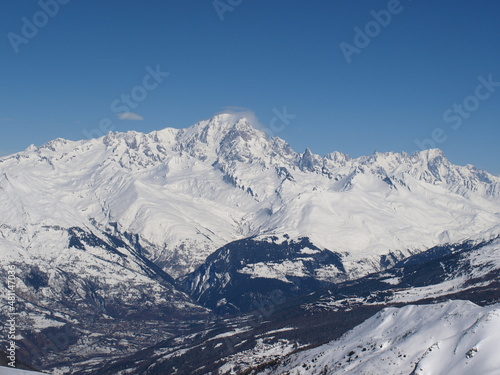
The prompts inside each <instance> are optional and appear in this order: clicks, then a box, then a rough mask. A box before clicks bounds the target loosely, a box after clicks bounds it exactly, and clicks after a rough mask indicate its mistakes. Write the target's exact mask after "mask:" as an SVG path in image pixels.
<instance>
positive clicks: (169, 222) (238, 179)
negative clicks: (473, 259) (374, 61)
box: [0, 114, 500, 373]
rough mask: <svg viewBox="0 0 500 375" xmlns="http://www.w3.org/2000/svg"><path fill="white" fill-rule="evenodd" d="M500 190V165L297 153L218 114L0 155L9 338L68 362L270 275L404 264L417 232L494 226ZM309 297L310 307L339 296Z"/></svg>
mask: <svg viewBox="0 0 500 375" xmlns="http://www.w3.org/2000/svg"><path fill="white" fill-rule="evenodd" d="M499 198H500V178H499V177H497V176H493V175H491V174H489V173H487V172H485V171H481V170H477V169H475V168H474V167H473V166H471V165H467V166H465V167H462V166H456V165H453V164H451V163H450V162H449V161H448V160H447V159H446V157H445V156H444V155H443V153H442V152H441V151H440V150H437V149H434V150H426V151H421V152H418V153H415V154H413V155H408V154H406V153H401V154H399V153H375V154H374V155H371V156H364V157H359V158H354V159H353V158H350V157H349V156H347V155H345V154H342V153H340V152H333V153H331V154H328V155H326V156H319V155H315V154H313V153H312V152H311V151H310V150H309V149H306V150H305V151H304V152H302V153H297V152H295V151H294V150H292V148H291V147H290V146H289V145H288V144H287V143H286V142H285V141H283V140H281V139H279V138H268V137H266V135H265V134H264V133H263V132H261V131H260V130H258V129H257V128H255V127H253V126H252V124H251V123H250V122H249V121H248V120H247V119H245V118H242V117H240V116H238V115H230V114H222V115H218V116H215V117H214V118H212V119H210V120H207V121H202V122H200V123H197V124H195V125H193V126H191V127H190V128H187V129H181V130H179V129H172V128H167V129H163V130H159V131H155V132H152V133H149V134H142V133H138V132H127V133H116V132H115V133H109V134H107V135H106V136H104V137H101V138H99V139H89V140H82V141H67V140H63V139H56V140H54V141H51V142H49V143H47V144H45V145H43V146H41V147H35V146H31V147H29V148H28V149H27V150H25V151H23V152H20V153H17V154H14V155H11V156H7V157H2V158H0V205H1V207H2V216H1V217H0V261H1V264H2V265H7V264H8V265H14V266H16V270H17V271H16V272H17V276H18V283H17V296H18V305H17V306H18V311H19V312H20V320H19V321H20V322H21V323H22V324H21V327H20V328H21V329H20V331H21V332H22V333H21V336H20V339H22V342H23V346H22V348H21V353H24V354H25V358H28V357H29V354H30V353H33V352H36V351H37V350H38V351H40V349H39V348H40V347H42V348H44V350H42V351H41V352H39V353H38V352H37V355H33V356H32V357H33V359H34V361H33V364H34V365H38V366H40V367H42V368H53V367H54V366H57V368H58V369H60V371H63V372H64V371H69V370H70V368H71V366H72V365H74V364H75V363H80V364H83V363H85V366H88V367H89V368H90V367H92V366H98V365H99V364H100V363H101V362H102V361H106V362H108V361H110V360H111V359H113V360H118V359H119V358H122V357H124V356H127V355H132V354H133V353H136V352H137V351H139V350H140V349H142V348H146V347H153V346H154V345H156V344H157V343H158V342H161V341H162V340H172V342H176V343H177V341H176V340H177V339H178V338H179V337H184V336H183V335H188V336H189V335H190V334H192V335H195V333H193V332H195V331H196V330H195V331H193V329H194V328H193V327H198V328H199V329H200V330H201V331H203V329H204V328H203V327H205V328H206V327H207V326H211V327H212V326H216V322H217V319H216V318H214V313H215V314H227V313H231V314H234V313H240V312H248V311H251V310H252V309H254V308H256V307H257V306H259V303H261V302H262V300H269V298H272V296H273V294H272V293H274V292H275V291H279V292H280V293H281V294H280V297H279V298H285V299H289V298H299V297H300V296H301V295H303V294H306V293H312V292H316V291H318V290H320V289H321V288H331V287H333V286H334V285H337V284H338V283H341V282H348V281H350V280H360V279H361V278H363V277H365V276H367V275H369V274H371V273H374V272H379V273H380V272H382V271H384V270H388V271H387V272H389V273H388V274H390V275H392V276H390V277H389V276H388V277H387V279H391V281H390V282H394V283H395V282H396V281H397V280H403V279H404V277H403V276H402V275H400V274H398V273H397V272H396V270H397V269H399V268H394V267H396V266H398V265H401V264H402V263H401V262H404V261H405V260H407V259H417V258H414V257H415V256H417V255H418V254H420V253H422V254H425V255H426V256H427V254H429V253H428V251H429V249H433V248H434V249H436V248H439V249H441V248H442V249H444V250H443V251H444V253H439V256H445V255H450V256H452V255H453V254H454V249H458V248H460V249H462V248H463V247H464V246H468V248H471V247H472V248H473V247H474V246H475V245H478V246H483V245H482V244H485V243H490V242H491V241H494V239H495V238H497V237H498V235H499V234H500V199H499ZM485 246H486V245H485ZM488 249H489V248H488ZM497 249H498V247H494V250H491V251H493V252H495V251H497ZM491 251H490V252H491ZM457 256H458V255H457ZM408 257H411V258H408ZM492 258H494V256H493V255H492ZM418 259H420V258H418ZM422 259H425V258H422ZM467 259H468V258H467ZM479 259H481V261H480V262H479V264H480V265H481V266H482V265H484V264H486V263H487V261H486V260H484V259H485V258H482V257H481V256H479ZM495 259H496V258H495ZM445 263H446V262H445ZM453 264H454V267H455V263H453ZM495 264H496V263H495ZM478 267H479V266H478ZM495 267H496V266H495ZM479 268H481V267H479ZM481 269H486V268H481ZM391 270H393V271H391ZM0 272H2V275H3V274H4V273H5V272H6V270H5V269H4V268H2V270H1V271H0ZM391 272H394V273H391ZM471 272H472V271H471ZM483 276H484V275H483ZM481 277H482V276H481ZM488 277H489V279H488V280H491V275H490V276H488ZM455 279H456V278H455ZM469 279H470V278H466V281H467V280H469ZM5 280H6V277H2V282H3V283H4V282H5ZM457 280H458V279H457ZM466 281H464V283H465V282H466ZM390 282H389V281H388V282H387V283H389V284H387V283H386V285H391V284H390ZM440 282H441V281H440ZM476 284H477V283H476ZM476 284H474V285H476ZM457 285H458V284H457ZM460 285H462V284H460ZM478 285H479V284H478ZM243 286H244V287H243ZM460 288H462V289H463V287H462V286H460V287H459V289H460ZM462 289H460V290H462ZM384 293H385V291H384ZM446 293H449V291H447V292H446ZM446 293H445V294H446ZM317 298H318V300H317V301H315V302H314V303H313V304H312V305H311V306H313V307H312V308H311V309H309V310H307V309H306V310H307V311H313V310H314V311H315V309H317V308H318V306H322V307H325V306H327V307H328V308H335V306H336V305H335V301H331V300H329V299H328V298H327V297H326V296H323V295H320V296H317ZM394 298H396V297H394ZM398 298H403V299H404V296H399V297H398ZM414 300H415V299H411V298H410V299H409V300H408V301H414ZM401 301H403V300H401ZM393 302H394V301H393ZM280 303H281V302H280ZM363 303H368V302H367V301H364V302H363ZM394 303H396V302H394ZM401 303H403V302H401ZM304 306H309V305H308V304H305V305H304ZM214 319H215V320H214ZM181 322H189V323H185V324H184V323H181ZM138 324H139V325H141V326H142V327H147V328H144V330H143V331H139V332H138V331H137V330H136V328H135V327H136V326H137V325H138ZM60 335H62V337H64V340H63V343H60V342H58V343H57V344H55V345H54V342H53V340H52V339H51V337H59V336H60ZM193 337H194V336H193ZM179 340H180V339H179ZM37 347H38V349H37ZM89 358H92V360H90V359H89ZM85 366H83V365H82V366H81V367H79V369H83V368H84V367H85ZM82 371H84V370H82ZM82 373H84V372H82Z"/></svg>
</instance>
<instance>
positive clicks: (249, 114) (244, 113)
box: [216, 106, 264, 130]
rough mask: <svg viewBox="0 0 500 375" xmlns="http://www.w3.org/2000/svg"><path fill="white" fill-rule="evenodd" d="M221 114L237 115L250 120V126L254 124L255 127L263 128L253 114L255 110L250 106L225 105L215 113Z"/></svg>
mask: <svg viewBox="0 0 500 375" xmlns="http://www.w3.org/2000/svg"><path fill="white" fill-rule="evenodd" d="M221 114H230V115H233V116H237V117H238V118H245V119H247V120H248V121H250V123H251V124H252V126H254V127H255V128H257V129H260V130H262V129H264V126H263V124H262V123H261V122H260V121H259V119H258V118H257V116H256V115H255V112H254V111H253V110H252V109H251V108H245V107H235V106H226V107H224V109H223V110H222V111H220V112H218V113H216V115H221Z"/></svg>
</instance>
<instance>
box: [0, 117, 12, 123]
mask: <svg viewBox="0 0 500 375" xmlns="http://www.w3.org/2000/svg"><path fill="white" fill-rule="evenodd" d="M0 121H1V122H9V121H12V119H11V118H7V117H4V118H0Z"/></svg>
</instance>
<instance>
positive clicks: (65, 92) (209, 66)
mask: <svg viewBox="0 0 500 375" xmlns="http://www.w3.org/2000/svg"><path fill="white" fill-rule="evenodd" d="M54 1H56V0H42V3H46V4H48V5H47V6H46V7H45V8H47V9H49V10H48V11H47V10H45V11H44V10H42V7H41V5H40V3H38V2H37V1H28V0H3V1H2V2H1V3H0V17H1V22H0V28H1V33H0V34H1V38H2V42H1V43H0V58H1V60H0V61H1V62H0V64H1V65H0V66H1V70H0V75H1V81H0V83H1V89H0V127H1V138H0V154H2V155H5V154H9V153H13V152H16V151H20V150H23V149H24V148H26V147H28V146H29V145H30V144H35V145H41V144H43V143H45V142H47V141H49V140H51V139H54V138H57V137H62V138H67V139H73V140H76V139H82V138H85V135H84V134H85V133H84V131H91V130H92V129H98V128H99V124H100V122H101V121H102V119H107V118H108V119H110V120H112V124H111V125H109V124H108V127H109V126H111V128H112V129H114V130H117V131H127V130H131V129H133V130H138V131H143V132H149V131H152V130H155V129H161V128H164V127H167V126H171V127H177V128H181V127H186V126H189V125H191V124H193V123H195V122H197V121H199V120H202V119H206V118H209V117H211V116H212V115H214V114H215V113H217V112H220V111H222V110H224V108H226V107H243V108H248V109H250V110H252V111H253V112H255V114H256V115H257V117H258V118H259V119H260V121H261V123H262V124H264V126H267V124H269V123H270V122H271V121H272V118H273V116H275V114H274V113H273V110H276V109H278V110H282V109H283V107H285V106H286V108H287V111H288V113H290V114H294V115H296V117H295V118H294V119H290V121H289V123H288V124H286V126H284V129H282V130H280V131H278V132H275V135H277V136H279V137H281V138H284V139H285V140H287V141H288V142H289V143H290V144H291V145H292V146H293V148H294V149H295V150H297V151H302V150H304V149H305V148H306V147H309V148H310V149H311V150H312V151H313V152H315V153H318V154H326V153H328V152H331V151H335V150H337V151H342V152H346V153H348V154H350V155H351V156H359V155H366V154H371V153H373V152H374V151H380V152H383V151H398V152H399V151H406V152H410V153H411V152H413V151H415V150H417V149H418V148H419V147H418V146H417V145H416V143H415V140H416V139H417V140H420V141H422V140H424V139H431V138H432V136H433V135H434V137H435V140H438V141H439V142H434V143H435V145H436V146H437V147H440V148H442V149H443V150H444V152H445V154H446V155H447V156H448V158H449V159H450V160H451V161H452V162H454V163H457V164H467V163H471V164H474V165H476V166H477V167H479V168H483V169H486V170H488V171H490V172H492V173H494V174H497V175H498V174H500V163H499V160H500V147H499V145H498V144H499V139H500V105H499V103H500V87H496V86H494V85H493V86H491V85H490V87H489V89H488V87H482V88H479V89H478V90H476V88H477V87H478V85H480V81H479V80H478V77H479V76H482V77H483V78H484V79H485V80H488V79H489V78H488V77H489V76H490V75H491V79H492V80H493V81H494V82H500V22H499V18H498V17H499V15H500V2H498V1H495V0H488V1H482V2H473V1H466V0H440V1H430V0H427V1H425V0H413V1H411V0H401V1H400V2H399V5H398V4H397V1H396V0H392V1H378V0H377V1H374V0H365V1H361V0H360V1H352V0H316V1H304V0H243V1H240V0H217V1H216V2H215V5H217V7H218V8H219V13H218V12H217V10H216V9H215V6H214V1H213V0H197V1H194V0H168V1H166V0H148V1H139V0H106V1H84V0H71V1H69V2H68V1H67V0H64V1H63V0H59V1H61V2H68V3H67V4H60V5H59V9H55V8H54V4H53V3H54ZM58 4H59V3H58ZM231 4H233V5H231ZM388 8H389V9H390V10H391V11H393V13H390V14H391V19H390V21H388V19H387V17H385V18H384V16H387V12H383V14H384V16H381V17H382V20H379V21H376V20H375V18H374V16H373V14H372V13H371V12H372V11H376V12H379V11H382V10H387V9H388ZM229 9H230V10H229ZM47 12H51V13H53V16H51V15H44V14H43V13H45V14H47ZM24 17H25V18H24ZM23 18H24V19H23ZM221 18H223V20H221ZM26 20H27V21H28V22H35V23H36V24H38V25H40V27H38V32H37V33H36V35H32V34H33V30H30V28H29V27H28V26H26ZM381 23H384V24H385V25H382V26H381V25H380V24H381ZM35 27H36V25H35ZM355 27H359V29H360V30H362V31H364V32H369V33H370V34H371V35H372V37H369V38H370V42H369V44H368V45H367V46H364V45H363V44H362V42H363V40H359V39H360V37H358V38H357V44H356V43H355V40H354V39H355V35H356V33H357V32H356V31H355ZM23 28H24V30H23ZM30 32H31V34H30ZM9 33H13V34H16V36H13V34H9ZM22 38H24V39H22ZM21 41H22V42H21ZM364 42H365V43H366V41H364ZM341 43H347V44H349V45H351V46H353V48H358V47H361V48H358V49H357V50H356V52H355V53H352V54H350V55H349V58H350V60H351V62H350V63H348V62H347V60H346V58H345V54H344V53H343V52H342V50H341V48H340V45H341ZM345 46H346V44H344V47H345ZM15 49H17V50H18V51H17V53H16V51H15ZM358 52H359V53H358ZM157 65H159V66H160V70H161V71H163V72H169V73H170V75H169V76H168V77H164V78H161V79H162V82H161V83H159V84H158V85H155V82H154V81H152V80H147V81H146V85H147V86H148V87H149V88H150V90H149V91H147V90H145V89H144V88H141V87H140V86H142V85H143V83H142V81H143V78H145V76H146V75H147V74H148V72H147V70H146V68H147V67H148V66H150V67H151V68H153V69H154V68H156V66H157ZM137 86H139V88H137ZM153 86H156V87H155V88H153ZM483 86H484V85H483ZM134 89H135V98H136V99H137V98H140V95H144V93H146V95H147V97H146V98H145V99H144V100H142V101H139V100H137V101H133V102H132V104H133V105H134V106H135V107H134V108H131V106H128V107H129V109H130V112H133V113H135V115H136V116H140V117H141V118H143V120H140V121H139V120H136V121H131V120H120V119H119V118H117V114H116V113H115V112H116V107H121V108H123V106H121V105H118V103H117V100H118V101H120V100H121V95H122V94H131V91H133V90H134ZM478 97H479V98H478ZM141 99H142V98H141ZM132 100H133V99H132ZM464 101H465V103H464ZM112 103H115V111H113V110H112V109H111V105H112ZM455 103H456V104H459V105H462V106H463V105H464V104H465V105H466V108H468V109H469V110H465V109H462V112H461V114H460V112H457V111H458V107H455V108H454V107H453V105H454V104H455ZM122 104H123V103H122ZM446 111H448V113H447V116H448V117H447V118H448V122H446V121H445V120H444V119H443V115H444V114H445V113H446ZM464 111H465V112H464ZM135 115H129V117H130V116H135ZM457 116H459V117H457ZM459 121H460V123H459ZM277 124H278V125H279V128H281V127H282V126H281V123H279V122H278V123H277ZM436 129H438V130H436ZM439 129H441V130H439ZM433 132H434V134H433ZM93 134H98V133H96V132H95V131H94V133H93ZM444 139H446V140H445V141H444ZM430 145H431V144H430V143H426V144H423V146H422V147H428V146H430Z"/></svg>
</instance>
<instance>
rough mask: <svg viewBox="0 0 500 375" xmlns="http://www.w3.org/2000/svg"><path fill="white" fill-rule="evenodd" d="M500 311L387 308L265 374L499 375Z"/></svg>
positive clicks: (454, 305)
mask: <svg viewBox="0 0 500 375" xmlns="http://www.w3.org/2000/svg"><path fill="white" fill-rule="evenodd" d="M499 345H500V306H499V305H493V306H487V307H479V306H477V305H475V304H473V303H471V302H468V301H449V302H446V303H440V304H436V305H422V306H416V305H408V306H405V307H403V308H399V309H398V308H387V309H384V310H383V311H381V312H380V313H377V314H376V315H375V316H373V317H372V318H370V319H368V320H367V321H366V322H364V323H362V324H361V325H359V326H357V327H356V328H354V329H353V330H351V331H349V332H348V333H346V334H345V335H344V336H342V337H341V338H340V339H338V340H335V341H332V342H330V343H328V344H325V345H322V346H319V347H317V348H315V349H311V350H307V351H304V352H302V353H298V354H294V355H292V356H290V357H289V358H287V359H285V360H284V361H283V362H282V364H281V365H280V366H278V367H277V368H274V369H268V370H265V371H263V372H262V373H263V374H288V373H290V374H307V375H310V374H325V375H326V374H338V373H343V374H357V375H361V374H370V375H374V374H388V375H389V374H420V373H422V374H457V375H462V374H463V375H468V374H496V373H498V369H499V368H500V357H498V355H497V354H496V353H497V348H498V346H499Z"/></svg>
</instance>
